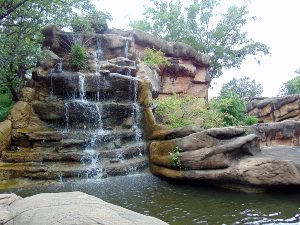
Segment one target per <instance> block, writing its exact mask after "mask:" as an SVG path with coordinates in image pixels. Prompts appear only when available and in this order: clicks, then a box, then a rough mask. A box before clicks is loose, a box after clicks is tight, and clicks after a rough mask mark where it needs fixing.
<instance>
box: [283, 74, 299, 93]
mask: <svg viewBox="0 0 300 225" xmlns="http://www.w3.org/2000/svg"><path fill="white" fill-rule="evenodd" d="M299 93H300V76H297V77H295V78H294V79H292V80H289V81H288V82H286V83H285V84H283V86H282V87H281V90H280V93H279V95H281V96H285V95H293V94H299Z"/></svg>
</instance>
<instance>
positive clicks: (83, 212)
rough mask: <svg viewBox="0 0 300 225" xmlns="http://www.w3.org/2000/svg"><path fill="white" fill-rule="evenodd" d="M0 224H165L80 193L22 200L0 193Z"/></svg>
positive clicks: (43, 195) (49, 195) (44, 195)
mask: <svg viewBox="0 0 300 225" xmlns="http://www.w3.org/2000/svg"><path fill="white" fill-rule="evenodd" d="M0 223H1V224H3V225H12V224H14V225H41V224H43V225H50V224H72V225H86V224H89V225H93V224H105V225H115V224H120V225H121V224H124V225H125V224H126V225H130V224H132V225H133V224H145V225H167V223H165V222H163V221H161V220H159V219H156V218H154V217H151V216H144V215H142V214H139V213H136V212H133V211H131V210H128V209H124V208H122V207H120V206H116V205H113V204H110V203H107V202H105V201H103V200H101V199H99V198H96V197H94V196H90V195H87V194H84V193H82V192H62V193H49V194H38V195H34V196H31V197H27V198H24V199H22V198H21V197H18V196H16V195H14V194H2V195H0Z"/></svg>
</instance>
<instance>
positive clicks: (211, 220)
mask: <svg viewBox="0 0 300 225" xmlns="http://www.w3.org/2000/svg"><path fill="white" fill-rule="evenodd" d="M63 191H82V192H85V193H87V194H90V195H94V196H97V197H100V198H101V199H103V200H105V201H107V202H110V203H113V204H116V205H120V206H122V207H125V208H127V209H131V210H134V211H136V212H139V213H142V214H145V215H151V216H154V217H157V218H159V219H161V220H164V221H166V222H168V223H170V224H174V225H177V224H178V225H190V224H212V225H218V224H300V191H299V194H298V193H295V192H294V193H286V192H284V193H269V194H245V193H239V192H233V191H227V190H223V189H216V188H208V187H205V188H203V187H195V186H190V185H183V184H175V183H172V182H168V181H165V180H161V179H160V178H157V177H154V176H152V175H150V174H140V175H132V176H124V177H114V178H108V179H103V180H80V181H76V182H62V183H58V184H56V185H50V186H46V187H35V188H29V189H11V190H6V191H1V192H2V193H9V192H14V193H16V194H18V195H20V196H23V197H26V196H31V195H34V194H37V193H41V192H63Z"/></svg>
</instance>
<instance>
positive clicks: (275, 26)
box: [94, 0, 300, 98]
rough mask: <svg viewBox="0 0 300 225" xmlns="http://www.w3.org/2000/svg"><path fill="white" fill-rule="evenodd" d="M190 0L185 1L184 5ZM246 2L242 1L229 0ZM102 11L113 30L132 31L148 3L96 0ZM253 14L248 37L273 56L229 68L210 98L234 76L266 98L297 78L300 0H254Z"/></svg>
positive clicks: (299, 42)
mask: <svg viewBox="0 0 300 225" xmlns="http://www.w3.org/2000/svg"><path fill="white" fill-rule="evenodd" d="M185 1H187V0H182V2H185ZM226 2H235V3H238V2H243V0H226ZM94 3H95V4H96V5H97V6H99V8H100V9H105V10H106V11H108V12H110V13H111V15H112V17H113V19H114V20H113V21H112V22H110V23H109V24H108V25H109V27H110V28H112V27H115V28H120V29H130V28H129V27H128V26H127V25H128V23H129V19H132V20H136V19H141V17H142V12H143V9H144V7H143V5H145V4H149V1H148V0H94ZM249 10H250V14H251V15H255V16H258V17H260V18H261V19H260V20H259V21H257V22H255V23H252V24H249V25H248V26H247V27H246V30H247V32H248V33H249V37H251V38H253V40H254V41H260V42H262V43H264V44H266V45H268V46H269V47H270V52H271V56H263V57H262V59H261V63H260V64H257V63H256V61H255V60H253V59H251V58H249V59H247V60H246V61H245V62H244V63H243V65H242V67H241V69H230V70H228V71H224V74H223V75H222V76H221V77H220V78H218V79H214V80H213V83H212V89H211V90H210V92H209V97H210V98H211V97H213V96H216V95H217V94H218V92H219V91H220V88H221V86H222V84H223V83H224V82H225V83H226V82H228V81H229V80H230V79H232V78H233V77H235V78H239V77H242V76H249V77H251V78H252V79H255V80H256V82H258V83H261V84H262V85H263V87H264V92H263V96H266V97H272V96H276V95H277V94H278V92H279V89H280V87H281V86H282V84H283V83H285V82H286V81H288V80H290V79H292V78H294V77H296V76H297V74H295V73H294V71H295V70H296V69H298V68H300V60H299V59H300V57H299V55H300V26H299V22H300V0H284V1H283V0H252V2H251V4H250V7H249Z"/></svg>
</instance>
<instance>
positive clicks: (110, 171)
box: [105, 157, 148, 176]
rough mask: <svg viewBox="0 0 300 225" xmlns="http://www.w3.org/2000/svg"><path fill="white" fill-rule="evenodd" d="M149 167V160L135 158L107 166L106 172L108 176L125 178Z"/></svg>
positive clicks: (108, 163) (109, 163)
mask: <svg viewBox="0 0 300 225" xmlns="http://www.w3.org/2000/svg"><path fill="white" fill-rule="evenodd" d="M147 167H148V159H147V158H145V157H135V158H132V159H128V160H122V161H119V162H115V163H111V162H107V163H106V164H105V172H106V173H107V175H108V176H124V175H128V174H131V173H135V172H139V171H142V170H144V169H146V168H147Z"/></svg>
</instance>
